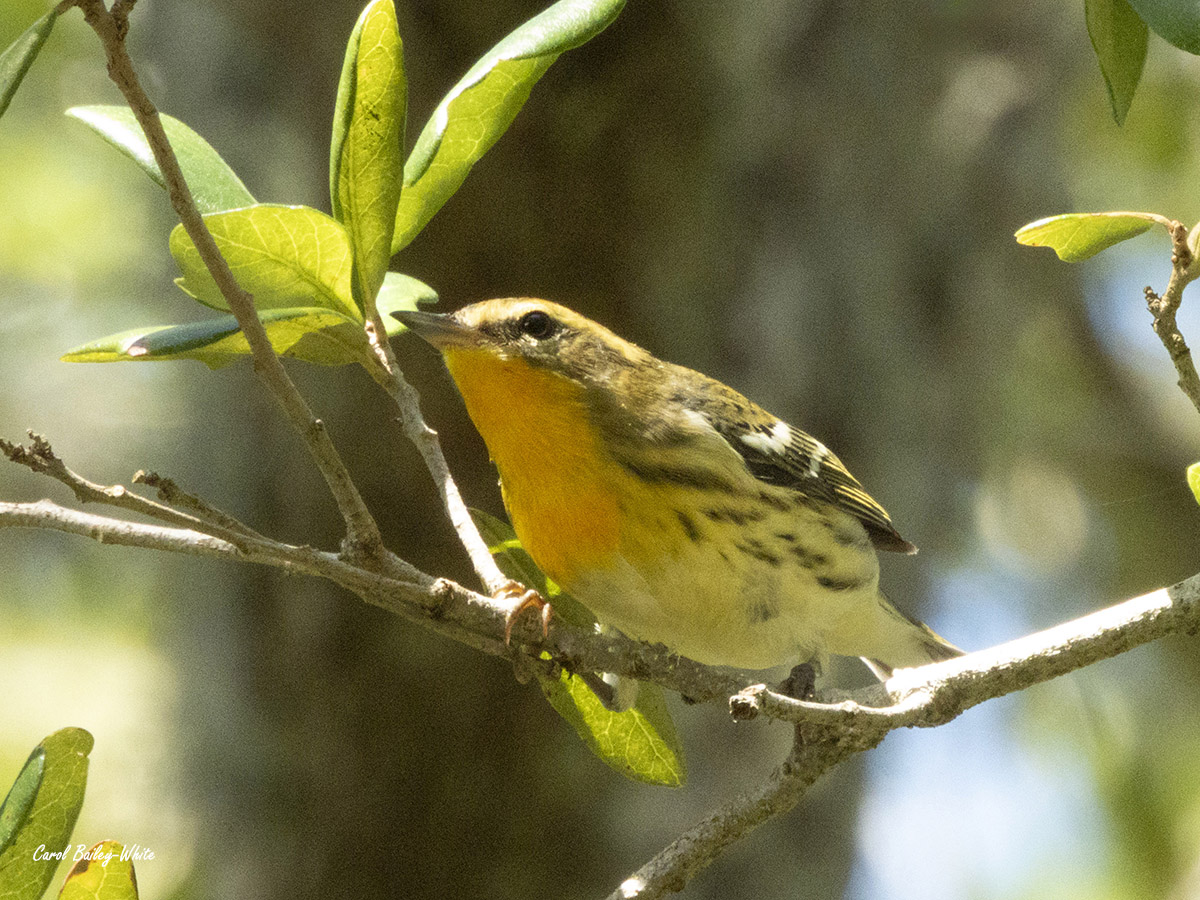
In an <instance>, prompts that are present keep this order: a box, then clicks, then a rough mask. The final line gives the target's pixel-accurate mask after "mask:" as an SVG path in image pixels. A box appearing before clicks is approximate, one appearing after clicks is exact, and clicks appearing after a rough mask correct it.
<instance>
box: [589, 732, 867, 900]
mask: <svg viewBox="0 0 1200 900" xmlns="http://www.w3.org/2000/svg"><path fill="white" fill-rule="evenodd" d="M886 734H887V732H886V731H879V732H864V733H857V732H846V733H841V732H839V731H838V730H836V729H827V728H819V727H813V726H805V725H797V726H796V736H795V739H794V740H793V742H792V749H791V752H789V753H788V756H787V759H785V760H784V761H783V762H782V763H781V764H780V765H779V766H778V767H777V768H776V769H775V771H774V772H772V773H771V775H770V777H769V778H768V779H767V780H766V782H765V783H763V784H762V785H761V786H759V787H757V788H755V789H754V790H752V791H749V792H748V793H746V794H743V795H742V796H740V797H738V798H736V799H735V800H732V801H730V802H729V803H726V804H725V805H724V806H722V807H721V808H720V809H718V810H717V811H716V812H714V813H712V814H711V815H709V816H706V817H705V818H704V819H703V820H701V821H700V822H697V823H696V824H695V825H693V826H692V827H691V828H689V829H688V830H687V831H685V832H684V833H683V834H681V835H680V836H679V837H678V838H676V839H675V840H674V841H672V842H671V844H670V845H669V846H667V847H666V848H665V849H664V850H662V851H661V852H660V853H658V854H657V855H656V856H655V857H654V858H653V859H651V860H650V861H649V862H648V863H646V864H645V865H644V866H642V867H641V868H640V869H638V870H637V871H636V872H635V873H634V874H633V875H631V876H630V877H629V878H627V879H625V881H623V882H622V883H621V886H620V887H618V888H617V889H616V890H615V891H613V892H612V893H611V894H610V895H609V896H608V900H633V898H637V900H655V898H658V897H662V896H665V895H666V894H671V893H675V892H676V891H681V890H683V888H684V886H685V885H686V884H687V883H688V882H689V881H690V880H691V879H692V878H693V876H695V875H696V873H697V872H699V871H700V870H701V869H703V868H705V867H706V866H707V865H708V864H709V863H711V862H712V861H713V860H715V859H716V858H717V857H718V856H720V855H721V853H722V852H723V851H724V850H725V848H726V847H729V846H730V845H731V844H733V843H735V842H737V841H738V840H740V839H741V838H743V837H745V836H746V835H747V834H749V833H750V832H751V831H753V830H754V829H755V828H757V827H758V826H759V825H761V824H763V823H764V822H766V821H768V820H769V819H773V818H775V817H776V816H781V815H783V814H784V813H786V812H788V811H789V810H791V809H792V807H794V806H795V805H796V804H797V803H798V802H799V801H800V798H802V797H803V796H804V794H805V793H806V792H807V791H808V789H809V788H810V787H812V785H813V784H814V783H815V782H816V780H817V779H818V778H820V777H821V776H822V775H823V774H825V772H827V771H829V770H830V769H831V768H833V767H834V766H836V765H837V764H838V763H840V762H842V761H843V760H844V759H846V758H847V757H849V756H853V755H854V754H855V753H861V752H862V751H864V750H870V749H871V748H872V747H874V746H876V745H877V744H878V743H879V742H880V741H882V740H883V738H884V736H885V735H886Z"/></svg>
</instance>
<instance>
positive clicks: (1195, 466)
mask: <svg viewBox="0 0 1200 900" xmlns="http://www.w3.org/2000/svg"><path fill="white" fill-rule="evenodd" d="M1187 483H1188V487H1190V488H1191V489H1192V496H1193V497H1195V498H1196V502H1197V503H1200V462H1198V463H1192V464H1191V465H1190V466H1188V470H1187Z"/></svg>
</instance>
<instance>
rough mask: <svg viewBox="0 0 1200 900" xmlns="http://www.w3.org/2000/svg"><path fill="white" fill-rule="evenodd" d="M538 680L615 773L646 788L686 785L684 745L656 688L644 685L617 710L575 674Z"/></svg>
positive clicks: (554, 702)
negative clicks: (628, 706) (630, 703)
mask: <svg viewBox="0 0 1200 900" xmlns="http://www.w3.org/2000/svg"><path fill="white" fill-rule="evenodd" d="M538 681H539V682H540V684H541V686H542V693H543V694H545V696H546V699H547V700H549V701H550V705H551V706H553V707H554V710H555V712H557V713H558V714H559V715H560V716H562V717H563V718H564V719H566V720H567V722H568V723H570V725H571V727H573V728H574V729H575V732H576V733H577V734H578V735H579V737H580V738H581V739H582V740H583V742H584V743H585V744H586V745H587V746H588V749H590V750H591V751H592V752H593V753H595V754H596V755H597V756H598V757H600V759H602V760H603V761H604V762H605V763H606V764H607V765H608V766H610V767H611V768H612V769H615V770H616V771H618V772H620V773H621V774H622V775H624V776H625V777H626V778H632V779H633V780H634V781H642V782H645V783H647V784H662V785H666V786H667V787H681V786H682V785H683V784H684V783H685V782H686V781H687V767H686V765H685V764H684V761H683V747H682V745H681V744H680V743H679V735H678V734H677V733H676V731H675V724H674V722H672V720H671V715H670V713H669V712H668V711H667V705H666V701H665V700H664V699H663V696H662V691H661V689H660V688H659V687H658V685H656V684H648V683H646V682H641V683H640V684H639V685H638V700H637V704H636V705H635V706H634V707H633V708H632V709H627V710H625V711H624V712H613V711H612V710H610V709H607V708H606V707H605V706H604V704H603V703H601V702H600V698H599V697H597V696H596V695H595V694H594V693H592V690H591V688H589V687H588V686H587V685H586V684H585V683H584V681H583V679H582V678H579V677H578V676H576V675H569V674H567V673H566V672H561V673H559V677H558V678H557V679H555V678H550V677H548V676H545V675H541V676H539V677H538Z"/></svg>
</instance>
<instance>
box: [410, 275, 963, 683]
mask: <svg viewBox="0 0 1200 900" xmlns="http://www.w3.org/2000/svg"><path fill="white" fill-rule="evenodd" d="M395 315H396V317H397V318H398V319H400V321H401V322H403V323H404V324H405V325H407V326H408V327H409V328H410V329H412V330H413V331H414V332H416V333H417V334H418V335H419V336H420V337H422V338H424V339H425V340H426V341H428V342H429V343H430V344H432V345H433V346H434V347H436V348H437V349H438V350H440V351H441V353H442V355H443V357H444V358H445V362H446V365H447V367H448V368H449V370H450V375H451V377H453V379H454V381H455V383H456V384H457V386H458V389H459V391H460V392H461V393H462V396H463V399H464V401H465V402H466V406H467V412H468V413H469V414H470V416H471V419H472V421H473V422H474V423H475V426H476V428H478V429H479V433H480V434H481V435H482V436H483V439H484V442H485V443H486V444H487V447H488V451H489V452H490V454H491V457H492V459H493V460H494V462H495V464H496V467H497V468H498V469H499V472H500V484H501V491H502V494H503V498H504V505H505V507H506V508H507V509H508V513H509V516H510V517H511V519H512V524H513V528H514V530H515V531H516V533H517V536H518V537H519V538H520V540H521V544H522V545H523V546H524V547H525V549H526V550H527V551H528V552H529V554H530V556H532V557H533V559H534V561H535V562H536V563H537V564H538V565H539V566H540V567H541V568H542V569H543V571H545V573H546V574H547V575H549V576H550V577H551V578H552V579H554V581H556V582H557V583H558V584H559V585H561V586H562V587H563V588H564V589H566V590H567V591H569V592H570V593H571V594H573V595H574V596H575V597H577V598H578V599H579V600H580V601H581V602H582V603H583V604H584V605H585V606H587V607H588V608H589V609H591V611H592V612H593V613H594V614H595V616H596V617H597V618H598V619H599V620H600V622H601V623H603V624H605V625H607V626H612V627H615V628H617V629H619V630H620V631H622V632H624V633H625V634H626V635H628V636H630V637H633V638H639V639H641V640H645V641H651V642H659V643H662V644H665V645H666V646H667V647H668V648H670V649H671V650H672V651H674V652H676V653H680V654H682V655H684V656H688V657H690V658H692V659H694V660H696V661H698V662H701V663H707V664H710V665H726V666H737V667H739V668H747V669H766V668H772V667H774V666H777V665H781V664H795V663H797V662H801V661H807V660H814V661H819V660H821V659H823V658H824V657H825V656H826V655H827V654H830V653H834V654H839V655H844V656H859V657H862V658H863V659H864V660H865V661H866V662H867V663H868V665H869V666H870V667H871V668H872V670H873V671H874V672H875V673H876V675H877V676H879V677H881V678H885V677H887V676H888V675H889V674H890V672H891V670H892V669H895V668H900V667H908V666H919V665H922V664H924V663H927V662H931V661H934V660H941V659H948V658H950V657H953V656H957V655H959V654H960V653H961V651H960V650H958V649H957V648H956V647H954V646H953V645H952V644H950V643H948V642H947V641H945V640H943V639H942V638H940V637H938V635H936V634H934V633H933V631H931V630H930V629H929V628H928V627H926V626H925V625H922V624H920V623H918V622H915V621H913V620H912V619H909V618H908V617H906V616H905V615H903V614H902V613H900V612H899V611H898V610H897V609H896V608H895V607H894V606H892V604H891V603H890V602H889V601H888V600H887V598H885V597H884V595H883V594H882V593H881V592H880V590H879V560H878V559H877V557H876V555H875V552H876V550H877V549H878V550H892V551H898V552H901V553H915V552H916V547H914V546H913V545H912V544H910V543H909V542H908V541H906V540H905V539H904V538H902V537H901V536H900V535H899V534H898V533H897V531H896V529H895V528H893V527H892V522H891V519H890V518H889V517H888V514H887V513H886V512H885V511H884V509H883V507H882V506H880V505H879V504H878V503H876V502H875V501H874V500H873V499H872V498H871V497H870V496H869V495H868V494H867V493H866V491H864V490H863V488H862V486H861V485H860V484H859V483H858V481H856V480H855V479H854V477H853V476H852V475H851V474H850V473H849V471H847V469H846V467H845V466H844V465H843V464H842V462H841V460H839V459H838V458H837V456H835V455H834V454H833V452H832V451H831V450H829V448H828V447H826V446H825V445H824V444H822V443H821V442H820V441H818V440H817V439H816V438H813V437H811V436H810V435H807V434H805V433H804V432H803V431H800V430H798V429H796V428H793V427H791V426H790V425H788V424H787V423H786V422H784V421H782V420H780V419H778V418H776V417H775V416H773V415H771V414H770V413H768V412H767V411H766V410H764V409H762V408H761V407H759V406H756V405H755V404H754V403H752V402H750V401H749V400H747V399H746V398H745V397H743V396H742V395H741V394H739V393H737V392H736V391H734V390H733V389H731V388H729V387H726V386H725V385H724V384H721V383H720V382H718V381H715V380H713V379H712V378H709V377H707V376H706V375H702V374H701V373H699V372H695V371H692V370H691V369H685V368H683V367H682V366H677V365H673V364H671V363H668V362H663V361H661V360H659V359H656V358H655V357H653V356H651V355H650V354H649V353H647V352H646V351H645V350H643V349H642V348H640V347H637V346H635V345H634V344H631V343H629V342H628V341H625V340H622V339H621V338H619V337H617V335H615V334H613V333H612V332H611V331H609V330H608V329H607V328H604V327H603V326H601V325H598V324H596V323H595V322H592V321H590V320H589V319H586V318H584V317H583V316H581V315H579V314H577V313H574V312H572V311H571V310H569V309H566V308H565V307H563V306H559V305H558V304H555V303H549V302H546V301H544V300H534V299H509V300H489V301H485V302H482V303H475V304H472V305H471V306H467V307H465V308H463V309H460V310H458V311H457V312H455V313H453V314H449V315H437V314H433V313H425V312H400V313H396V314H395Z"/></svg>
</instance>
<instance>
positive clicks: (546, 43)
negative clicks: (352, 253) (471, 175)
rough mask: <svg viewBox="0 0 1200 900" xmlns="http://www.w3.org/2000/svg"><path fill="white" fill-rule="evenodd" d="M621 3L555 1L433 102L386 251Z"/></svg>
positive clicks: (407, 168) (407, 234) (444, 196)
mask: <svg viewBox="0 0 1200 900" xmlns="http://www.w3.org/2000/svg"><path fill="white" fill-rule="evenodd" d="M624 5H625V0H559V2H557V3H555V4H554V5H553V6H551V7H550V8H549V9H547V10H545V11H544V12H542V13H541V14H539V15H537V16H534V17H533V18H532V19H530V20H529V21H528V22H526V23H525V24H524V25H522V26H520V27H519V28H517V29H516V30H515V31H513V32H512V33H511V34H509V35H508V36H507V37H506V38H504V39H503V40H502V41H500V43H498V44H497V45H496V46H495V47H493V48H492V49H491V50H489V51H488V52H487V53H486V54H485V55H484V56H483V58H482V59H480V60H479V61H478V62H477V63H475V65H474V66H472V67H471V69H470V71H468V72H467V74H466V75H465V76H463V79H462V80H461V81H460V82H459V83H458V84H457V85H455V86H454V88H453V89H452V90H451V91H450V93H448V94H447V95H446V96H445V97H443V98H442V102H441V103H439V104H438V107H437V109H435V110H434V111H433V115H432V116H431V117H430V118H429V121H428V122H427V123H426V125H425V128H424V129H423V130H422V131H421V135H420V137H418V138H417V142H416V144H415V145H414V146H413V150H412V153H410V154H409V157H408V161H407V162H406V163H405V164H404V191H403V192H402V193H401V195H400V206H399V208H398V209H397V211H396V230H395V234H394V235H393V237H392V252H393V253H396V252H397V251H399V250H400V249H401V248H403V247H406V246H408V244H409V242H411V241H412V239H413V238H414V237H416V236H417V234H418V233H419V232H420V231H421V229H422V228H424V227H425V225H426V223H427V222H428V221H429V220H430V218H432V216H433V214H434V213H436V212H437V211H438V210H439V209H441V207H442V204H443V203H445V202H446V201H447V200H448V199H449V198H450V196H451V195H452V194H453V193H454V192H455V191H456V190H458V187H459V185H461V184H462V183H463V180H464V179H465V178H466V177H467V173H468V172H470V171H471V167H472V166H473V165H475V163H476V162H477V161H478V160H479V158H480V157H482V156H483V154H484V153H486V152H487V151H488V149H489V148H490V147H491V146H492V144H494V143H496V141H497V139H498V138H499V137H500V135H502V134H504V132H505V130H506V129H507V128H508V126H509V125H510V124H511V123H512V120H513V119H514V118H515V117H516V115H517V113H518V112H520V110H521V107H522V106H524V105H525V101H526V100H528V99H529V92H530V91H532V90H533V86H534V85H535V84H537V81H538V79H539V78H541V77H542V75H543V74H544V73H545V72H546V70H547V69H548V68H550V65H551V64H552V63H553V62H554V61H555V60H556V59H558V57H559V56H560V55H561V54H562V53H563V52H565V51H567V50H570V49H571V48H573V47H578V46H579V45H580V44H583V43H586V42H587V41H589V40H591V39H592V38H593V37H595V36H596V35H597V34H599V33H600V32H601V31H603V30H604V29H605V28H607V27H608V25H609V23H610V22H612V21H613V19H615V18H616V17H617V14H618V13H620V12H621V9H622V7H624Z"/></svg>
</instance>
